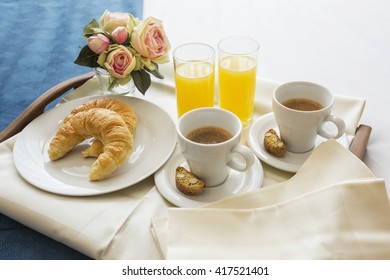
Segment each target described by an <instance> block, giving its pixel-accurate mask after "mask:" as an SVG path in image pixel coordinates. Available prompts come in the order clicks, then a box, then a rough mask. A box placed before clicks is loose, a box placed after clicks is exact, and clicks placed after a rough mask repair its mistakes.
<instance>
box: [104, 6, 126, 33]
mask: <svg viewBox="0 0 390 280" xmlns="http://www.w3.org/2000/svg"><path fill="white" fill-rule="evenodd" d="M130 19H132V18H131V17H130V14H127V13H119V12H115V13H112V12H110V11H109V10H105V11H104V13H103V15H102V16H101V17H100V19H99V23H100V25H101V26H102V28H103V30H104V31H106V32H108V33H111V32H112V31H113V30H114V29H115V28H117V27H118V26H127V24H128V23H130V24H131V21H130Z"/></svg>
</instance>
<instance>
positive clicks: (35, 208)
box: [0, 65, 364, 259]
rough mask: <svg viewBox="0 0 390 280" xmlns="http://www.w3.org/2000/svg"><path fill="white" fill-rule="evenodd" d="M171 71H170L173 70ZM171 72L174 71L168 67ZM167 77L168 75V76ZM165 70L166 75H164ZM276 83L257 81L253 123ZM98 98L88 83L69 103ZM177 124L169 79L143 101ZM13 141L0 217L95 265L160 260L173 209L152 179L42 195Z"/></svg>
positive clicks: (271, 172) (270, 172)
mask: <svg viewBox="0 0 390 280" xmlns="http://www.w3.org/2000/svg"><path fill="white" fill-rule="evenodd" d="M171 66H172V65H171ZM167 67H168V66H167ZM172 68H173V67H172ZM167 72H168V71H167ZM167 72H165V70H164V73H167ZM276 85H277V83H276V82H272V81H267V80H263V79H259V80H258V86H257V89H256V91H257V93H256V117H258V116H259V115H261V114H264V113H267V112H269V111H270V110H271V109H270V105H269V104H270V103H269V98H270V96H271V95H272V91H273V89H274V87H275V86H276ZM93 94H99V93H98V90H97V84H96V81H95V80H94V79H91V80H90V81H88V82H87V83H85V84H84V85H83V86H81V87H79V88H77V90H75V91H73V92H71V93H70V94H69V95H67V99H68V100H70V99H73V98H78V97H82V96H87V95H93ZM142 98H145V99H147V100H150V101H151V102H154V103H156V104H157V105H159V106H161V107H162V108H164V109H165V110H166V111H167V112H168V113H169V114H170V116H171V117H172V119H174V120H176V118H177V117H176V116H177V114H176V105H175V104H176V103H175V94H174V87H173V79H172V78H171V76H169V73H168V75H167V76H166V79H164V80H162V81H160V80H159V81H154V82H153V84H152V86H151V88H150V89H149V90H148V92H147V94H146V96H145V97H142ZM346 100H347V102H345V104H343V103H340V104H341V108H342V109H341V110H340V111H342V113H343V116H346V117H347V118H348V119H350V120H352V121H351V122H349V127H350V129H351V131H354V129H355V128H356V125H357V124H358V122H359V119H360V116H361V113H362V112H363V108H364V100H353V99H349V98H348V99H346ZM16 137H17V136H15V137H13V138H10V139H8V140H7V141H5V142H3V143H0V181H1V182H2V183H1V184H0V212H1V213H3V214H5V215H7V216H9V217H11V218H13V219H15V220H17V221H19V222H21V223H23V224H25V225H27V226H29V227H31V228H33V229H35V230H37V231H39V232H41V233H43V234H45V235H47V236H49V237H51V238H53V239H55V240H58V241H60V242H62V243H64V244H66V245H68V246H70V247H72V248H74V249H76V250H79V251H81V252H83V253H84V254H87V255H88V256H90V257H92V258H96V259H159V258H161V254H160V252H159V246H156V245H155V242H154V240H153V236H152V234H151V232H150V226H151V219H152V218H155V217H159V216H167V215H168V209H169V207H172V206H173V205H171V204H170V203H168V202H167V201H166V200H165V199H164V198H163V197H162V196H161V195H160V193H159V192H158V191H157V189H156V188H155V187H154V180H153V177H149V178H147V179H146V180H144V181H142V182H140V183H138V184H136V185H134V186H131V187H130V188H127V189H124V190H122V191H118V192H115V193H111V194H106V195H101V196H93V197H67V196H61V195H55V194H51V193H48V192H45V191H41V190H39V189H37V188H36V187H34V186H32V185H30V184H29V183H27V182H26V181H25V180H23V179H22V178H21V177H20V176H19V174H18V172H17V170H16V168H15V166H14V163H13V157H12V152H13V145H14V143H15V140H16ZM263 166H264V170H265V178H264V182H263V185H264V186H267V185H270V184H274V183H275V182H281V181H285V180H286V179H288V178H290V177H291V176H292V175H293V174H291V173H288V172H283V171H279V170H277V169H275V168H273V167H270V166H267V165H265V164H264V165H263Z"/></svg>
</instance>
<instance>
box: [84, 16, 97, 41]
mask: <svg viewBox="0 0 390 280" xmlns="http://www.w3.org/2000/svg"><path fill="white" fill-rule="evenodd" d="M97 29H99V23H98V22H97V21H96V20H95V19H93V20H91V22H90V23H88V24H87V25H86V26H85V27H84V30H83V34H84V36H85V37H89V36H92V35H93V34H96V30H97Z"/></svg>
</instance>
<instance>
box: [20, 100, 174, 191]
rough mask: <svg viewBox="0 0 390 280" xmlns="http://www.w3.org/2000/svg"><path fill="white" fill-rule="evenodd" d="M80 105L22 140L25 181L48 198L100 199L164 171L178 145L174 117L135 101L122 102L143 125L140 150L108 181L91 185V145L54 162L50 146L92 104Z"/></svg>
mask: <svg viewBox="0 0 390 280" xmlns="http://www.w3.org/2000/svg"><path fill="white" fill-rule="evenodd" d="M94 98H99V97H88V98H80V99H75V100H72V101H69V102H66V103H63V104H62V105H60V106H58V107H56V108H53V109H52V110H50V111H47V112H46V113H44V114H42V115H41V116H39V117H38V118H36V119H35V120H34V121H33V122H31V123H30V124H29V125H28V126H26V128H25V129H24V130H23V131H22V132H21V133H20V135H19V136H18V138H17V140H16V143H15V147H14V151H13V156H14V161H15V165H16V168H17V170H18V172H19V173H20V175H21V176H22V177H23V178H25V179H26V180H27V181H28V182H30V183H31V184H32V185H34V186H36V187H38V188H40V189H43V190H45V191H48V192H53V193H57V194H62V195H71V196H87V195H99V194H104V193H109V192H113V191H117V190H120V189H123V188H126V187H129V186H131V185H133V184H135V183H137V182H139V181H141V180H143V179H145V178H146V177H148V176H150V175H152V174H153V173H154V172H155V171H156V170H158V169H159V168H160V167H161V166H162V165H163V164H164V163H165V162H166V161H167V160H168V158H169V157H170V155H171V154H172V152H173V150H174V148H175V145H176V128H175V124H174V122H173V121H172V119H171V118H170V117H169V115H168V114H167V113H166V112H165V111H164V110H162V109H161V108H160V107H158V106H157V105H155V104H153V103H151V102H148V101H145V100H143V99H139V98H135V97H126V96H120V97H116V98H117V99H120V100H122V101H124V102H126V103H128V104H130V105H131V106H132V108H133V109H134V111H135V112H136V114H137V118H138V122H137V128H136V132H135V135H134V150H133V153H132V154H131V156H130V158H129V160H128V161H127V162H126V163H125V164H124V165H122V166H120V167H119V168H118V169H117V170H115V171H114V172H113V173H112V174H110V176H108V177H107V178H105V179H104V180H102V181H98V182H90V181H88V174H89V171H90V166H91V164H92V162H93V161H94V160H95V159H93V158H83V156H82V155H81V151H82V150H83V149H84V148H86V147H87V146H86V145H87V144H88V143H87V142H88V141H90V140H87V141H84V142H83V143H81V144H79V145H77V146H76V147H75V148H74V149H73V150H72V151H71V152H69V153H68V154H67V155H66V156H65V157H63V158H61V159H59V160H57V161H51V160H50V159H49V156H48V154H47V149H48V147H49V144H50V141H51V139H52V138H53V136H54V134H55V133H56V131H57V129H58V127H59V125H60V124H61V122H62V120H63V119H64V118H65V117H66V116H67V115H68V114H69V113H70V111H71V110H72V109H73V108H75V107H77V106H78V105H81V104H83V103H85V102H87V101H88V100H91V99H94Z"/></svg>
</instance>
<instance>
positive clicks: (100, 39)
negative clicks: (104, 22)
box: [87, 34, 110, 54]
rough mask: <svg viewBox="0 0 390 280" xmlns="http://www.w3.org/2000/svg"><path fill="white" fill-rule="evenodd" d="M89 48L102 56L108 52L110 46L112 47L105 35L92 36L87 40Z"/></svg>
mask: <svg viewBox="0 0 390 280" xmlns="http://www.w3.org/2000/svg"><path fill="white" fill-rule="evenodd" d="M87 43H88V47H89V48H90V49H91V50H92V51H93V52H94V53H97V54H101V53H102V52H104V51H106V50H108V46H109V45H110V39H108V38H107V37H106V36H104V35H103V34H96V35H93V36H90V37H89V38H88V39H87Z"/></svg>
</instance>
